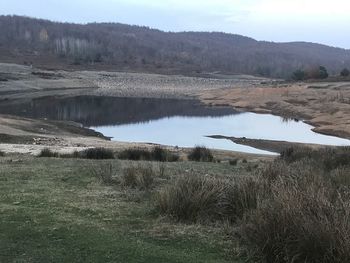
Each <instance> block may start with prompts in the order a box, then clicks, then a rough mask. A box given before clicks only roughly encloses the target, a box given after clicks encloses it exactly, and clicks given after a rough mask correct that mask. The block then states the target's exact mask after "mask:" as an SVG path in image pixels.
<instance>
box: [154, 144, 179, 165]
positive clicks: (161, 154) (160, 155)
mask: <svg viewBox="0 0 350 263" xmlns="http://www.w3.org/2000/svg"><path fill="white" fill-rule="evenodd" d="M151 156H152V159H153V160H154V161H158V162H177V161H178V160H179V156H178V155H177V154H173V153H171V152H169V151H168V150H166V149H163V148H161V147H159V146H157V147H154V148H153V150H152V153H151Z"/></svg>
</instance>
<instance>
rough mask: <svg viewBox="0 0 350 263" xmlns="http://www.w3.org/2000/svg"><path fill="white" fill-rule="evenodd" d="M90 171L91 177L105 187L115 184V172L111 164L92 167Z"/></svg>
mask: <svg viewBox="0 0 350 263" xmlns="http://www.w3.org/2000/svg"><path fill="white" fill-rule="evenodd" d="M90 171H92V173H93V175H94V176H95V177H96V178H97V179H98V180H99V181H100V182H101V183H103V184H105V185H114V184H116V183H117V181H116V179H115V178H114V176H115V175H116V172H115V168H114V166H113V164H112V163H108V164H100V165H92V166H91V167H90Z"/></svg>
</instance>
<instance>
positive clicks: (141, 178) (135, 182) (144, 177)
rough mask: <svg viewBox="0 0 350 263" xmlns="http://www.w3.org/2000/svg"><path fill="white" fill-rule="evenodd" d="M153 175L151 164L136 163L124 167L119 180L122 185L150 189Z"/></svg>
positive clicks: (153, 181) (153, 179) (154, 174)
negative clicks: (136, 164) (135, 164)
mask: <svg viewBox="0 0 350 263" xmlns="http://www.w3.org/2000/svg"><path fill="white" fill-rule="evenodd" d="M155 177H156V173H155V171H154V170H153V167H152V166H150V165H147V166H141V165H138V166H131V167H128V168H125V169H124V170H123V173H122V175H121V178H120V180H121V185H122V186H123V187H126V188H133V189H138V190H150V189H152V188H153V186H154V183H155Z"/></svg>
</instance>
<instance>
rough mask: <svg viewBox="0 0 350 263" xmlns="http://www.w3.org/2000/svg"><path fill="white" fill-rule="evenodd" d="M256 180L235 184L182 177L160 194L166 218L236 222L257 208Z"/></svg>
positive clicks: (195, 176)
mask: <svg viewBox="0 0 350 263" xmlns="http://www.w3.org/2000/svg"><path fill="white" fill-rule="evenodd" d="M252 187H253V188H254V187H255V182H254V181H253V180H248V179H247V180H244V181H240V182H233V181H228V180H221V179H216V178H212V177H206V176H200V175H195V174H189V175H186V176H181V177H179V178H178V179H177V180H176V181H175V182H172V184H170V185H169V186H167V187H165V188H164V189H162V190H161V191H160V192H159V193H158V195H157V198H156V200H157V207H158V209H159V211H160V212H161V213H162V214H164V215H169V216H171V217H172V218H174V219H176V220H178V221H183V222H193V223H198V222H214V221H217V220H222V221H231V222H234V221H236V220H237V219H238V218H241V217H242V216H243V214H244V212H245V211H246V210H249V209H252V208H254V207H255V206H256V194H255V193H254V191H251V189H252Z"/></svg>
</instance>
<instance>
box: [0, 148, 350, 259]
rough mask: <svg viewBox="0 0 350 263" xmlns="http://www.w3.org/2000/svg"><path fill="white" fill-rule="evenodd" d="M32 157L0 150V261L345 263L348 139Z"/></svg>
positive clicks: (349, 207) (349, 215)
mask: <svg viewBox="0 0 350 263" xmlns="http://www.w3.org/2000/svg"><path fill="white" fill-rule="evenodd" d="M202 150H203V149H201V151H198V149H197V151H198V152H200V153H198V155H199V156H211V154H209V153H210V151H209V150H208V149H205V151H202ZM92 152H93V153H94V155H93V157H94V158H102V157H104V158H107V157H108V158H111V157H115V154H114V153H113V152H112V155H110V154H107V153H110V152H109V151H106V150H103V149H95V150H93V151H92ZM194 152H196V149H194V150H193V152H192V153H194ZM43 153H45V154H44V155H47V156H52V157H51V158H48V157H42V156H43V155H41V157H34V156H29V155H9V154H2V156H1V157H0V164H1V165H0V262H231V263H232V262H233V263H235V262H236V263H237V262H285V263H292V262H293V263H295V262H303V263H316V262H317V263H343V262H349V261H350V252H349V251H350V238H349V237H350V220H349V219H350V148H349V147H338V148H336V147H333V148H331V147H329V148H322V149H317V150H316V149H312V148H290V149H288V150H286V151H284V152H282V153H281V156H280V157H276V158H275V160H270V161H267V160H261V159H260V160H259V159H255V158H254V159H248V160H247V159H234V160H233V159H232V160H226V161H219V160H218V159H216V158H214V159H213V160H211V158H210V160H211V162H209V160H208V159H205V162H190V161H183V159H181V160H182V161H177V162H175V161H174V162H165V161H164V160H166V159H167V158H163V157H166V156H168V154H170V153H168V152H167V151H165V150H161V149H158V150H157V151H155V152H154V154H153V155H152V156H151V157H152V158H155V159H158V158H159V157H162V158H160V159H161V160H163V162H155V161H130V160H116V159H109V160H96V159H79V158H89V157H91V156H90V155H85V154H73V155H57V154H52V152H49V151H47V150H45V151H43ZM127 153H132V154H130V155H128V154H126V153H123V155H122V156H123V158H127V157H128V156H129V157H133V158H134V157H135V154H134V153H135V152H133V151H128V152H127ZM140 153H142V154H143V155H142V156H146V157H147V159H150V158H149V157H150V156H149V155H148V154H147V153H146V152H144V151H142V152H140ZM192 153H189V156H191V155H192ZM208 154H209V155H208ZM55 156H60V157H61V158H57V157H55ZM169 156H170V155H169ZM129 157H128V158H129ZM138 157H139V156H138ZM141 159H142V158H141ZM196 159H197V160H204V159H203V158H196Z"/></svg>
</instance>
